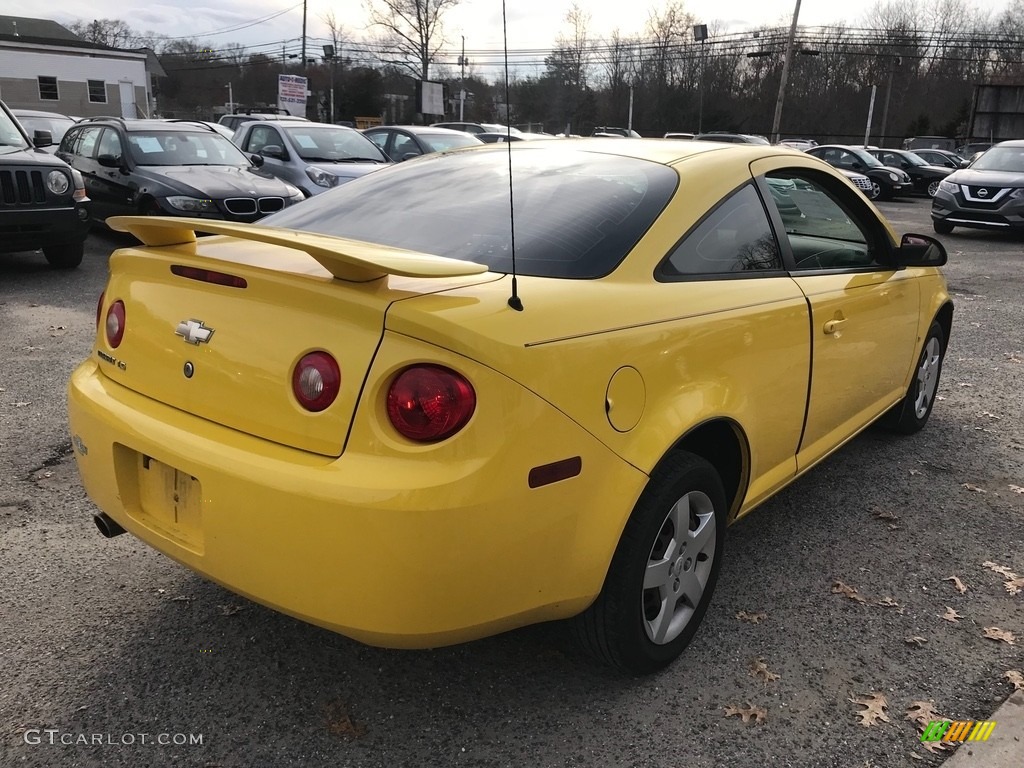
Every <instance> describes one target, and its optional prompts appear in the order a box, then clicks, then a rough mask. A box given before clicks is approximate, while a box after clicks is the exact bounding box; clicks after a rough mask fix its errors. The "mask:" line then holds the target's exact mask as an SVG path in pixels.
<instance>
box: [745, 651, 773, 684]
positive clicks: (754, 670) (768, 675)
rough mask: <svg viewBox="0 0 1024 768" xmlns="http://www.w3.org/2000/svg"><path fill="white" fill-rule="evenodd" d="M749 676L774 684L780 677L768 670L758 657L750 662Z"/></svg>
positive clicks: (763, 661) (762, 660)
mask: <svg viewBox="0 0 1024 768" xmlns="http://www.w3.org/2000/svg"><path fill="white" fill-rule="evenodd" d="M750 674H751V676H752V677H757V678H760V679H761V680H762V681H764V682H766V683H774V682H775V681H776V680H778V679H779V677H780V675H777V674H775V673H774V672H772V671H771V670H770V669H768V665H767V664H766V663H765V660H764V659H762V658H760V657H758V658H756V659H751V660H750Z"/></svg>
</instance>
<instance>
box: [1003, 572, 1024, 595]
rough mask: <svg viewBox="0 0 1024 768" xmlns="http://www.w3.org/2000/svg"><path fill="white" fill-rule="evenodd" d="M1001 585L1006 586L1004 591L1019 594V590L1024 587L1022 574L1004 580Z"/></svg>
mask: <svg viewBox="0 0 1024 768" xmlns="http://www.w3.org/2000/svg"><path fill="white" fill-rule="evenodd" d="M1003 586H1004V587H1006V591H1007V592H1009V593H1010V594H1011V595H1019V594H1020V592H1021V590H1022V589H1024V576H1018V577H1017V578H1015V579H1010V580H1009V581H1004V582H1003Z"/></svg>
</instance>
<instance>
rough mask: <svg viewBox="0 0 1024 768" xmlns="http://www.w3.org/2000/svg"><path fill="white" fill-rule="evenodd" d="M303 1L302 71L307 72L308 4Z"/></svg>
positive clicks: (306, 0) (305, 0)
mask: <svg viewBox="0 0 1024 768" xmlns="http://www.w3.org/2000/svg"><path fill="white" fill-rule="evenodd" d="M307 2H308V0H302V71H303V72H305V71H306V3H307Z"/></svg>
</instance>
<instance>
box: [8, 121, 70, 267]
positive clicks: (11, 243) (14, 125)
mask: <svg viewBox="0 0 1024 768" xmlns="http://www.w3.org/2000/svg"><path fill="white" fill-rule="evenodd" d="M51 143H52V141H51V138H50V134H49V132H48V131H36V132H35V136H34V139H33V140H32V141H29V138H28V136H27V135H26V134H25V130H24V129H23V128H22V127H21V125H19V124H18V121H17V120H15V119H14V117H13V116H12V115H11V113H10V112H9V111H8V109H7V107H6V105H4V103H3V102H0V251H4V252H11V251H34V250H36V249H38V248H42V249H43V256H45V257H46V260H47V261H48V262H49V264H50V266H51V267H54V268H56V269H74V268H75V267H77V266H78V265H79V264H81V263H82V253H83V250H84V243H85V236H86V235H87V234H88V232H89V211H88V207H87V203H88V198H87V197H86V196H85V185H84V184H83V183H82V176H81V174H79V173H78V172H76V171H74V170H72V169H71V168H69V167H68V165H67V163H65V162H64V161H62V160H59V159H57V158H56V157H54V156H53V155H51V154H49V153H47V152H44V151H42V147H48V146H50V144H51Z"/></svg>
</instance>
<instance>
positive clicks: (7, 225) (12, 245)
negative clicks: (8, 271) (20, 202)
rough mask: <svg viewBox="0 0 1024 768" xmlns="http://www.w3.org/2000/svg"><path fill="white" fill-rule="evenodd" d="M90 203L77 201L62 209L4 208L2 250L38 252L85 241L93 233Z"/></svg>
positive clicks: (0, 232)
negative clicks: (90, 225) (89, 214)
mask: <svg viewBox="0 0 1024 768" xmlns="http://www.w3.org/2000/svg"><path fill="white" fill-rule="evenodd" d="M87 206H88V204H87V203H77V204H75V206H73V207H62V208H20V209H19V208H8V207H0V251H34V250H36V249H37V248H48V247H49V246H51V245H65V244H69V243H80V242H82V241H83V240H85V238H86V235H88V233H89V216H88V207H87ZM79 211H83V212H84V213H79Z"/></svg>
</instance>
